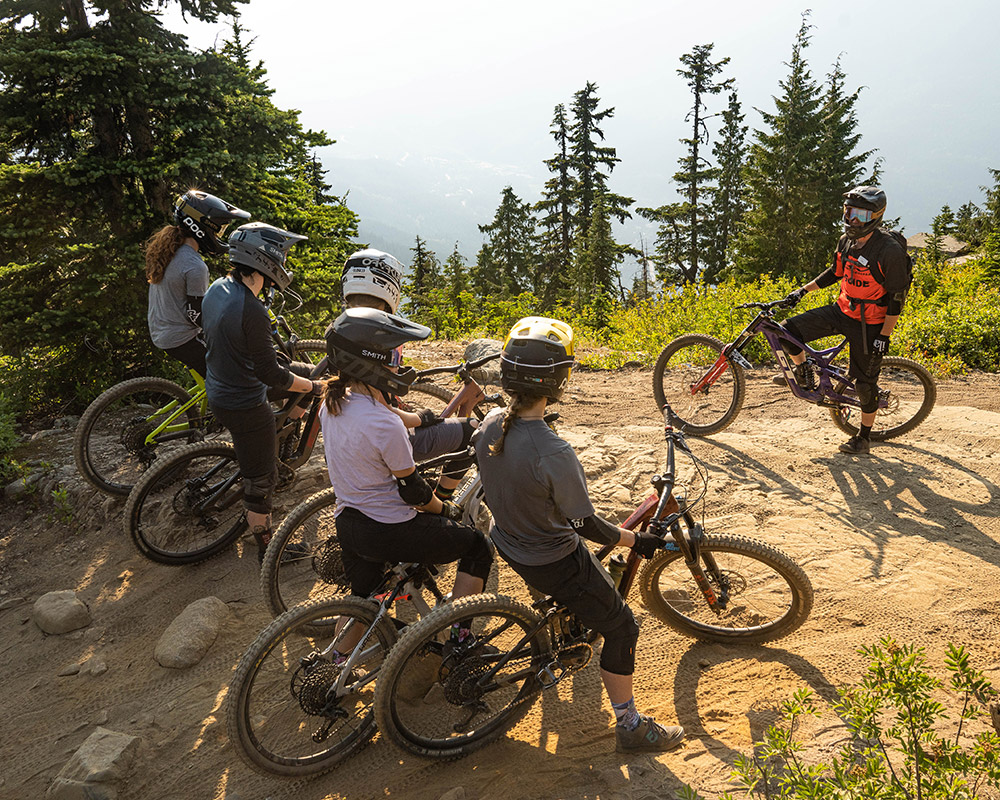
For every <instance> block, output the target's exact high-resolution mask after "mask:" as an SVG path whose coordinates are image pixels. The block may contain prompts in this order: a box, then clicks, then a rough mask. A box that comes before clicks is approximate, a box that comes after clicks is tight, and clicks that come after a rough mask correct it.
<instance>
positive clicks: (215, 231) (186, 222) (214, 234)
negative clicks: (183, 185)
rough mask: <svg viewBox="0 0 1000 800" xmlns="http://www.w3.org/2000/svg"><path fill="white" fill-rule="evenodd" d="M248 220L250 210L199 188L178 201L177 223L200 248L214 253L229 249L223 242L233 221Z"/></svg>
mask: <svg viewBox="0 0 1000 800" xmlns="http://www.w3.org/2000/svg"><path fill="white" fill-rule="evenodd" d="M248 219H250V214H249V212H246V211H243V210H242V209H239V208H237V207H236V206H234V205H233V204H232V203H227V202H226V201H225V200H222V199H220V198H218V197H216V196H215V195H212V194H208V193H207V192H201V191H199V190H197V189H189V190H188V191H186V192H184V194H182V195H181V196H180V197H178V198H177V200H176V202H175V203H174V222H175V223H177V225H179V226H180V227H181V228H183V229H184V231H185V233H187V234H188V235H189V236H191V237H193V238H194V239H195V241H197V242H198V248H199V250H204V251H205V252H207V253H211V254H212V255H217V256H219V255H222V254H223V253H225V252H226V251H228V250H229V247H227V246H226V245H225V244H224V243H223V242H222V241H221V239H222V235H223V234H224V233H225V231H226V227H227V226H228V225H229V223H230V222H237V221H243V222H245V221H246V220H248Z"/></svg>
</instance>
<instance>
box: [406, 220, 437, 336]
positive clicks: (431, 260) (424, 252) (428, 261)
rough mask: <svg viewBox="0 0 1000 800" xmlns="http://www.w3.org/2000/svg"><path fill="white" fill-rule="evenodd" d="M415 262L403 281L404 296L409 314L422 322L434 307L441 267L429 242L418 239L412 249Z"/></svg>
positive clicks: (413, 261) (418, 237)
mask: <svg viewBox="0 0 1000 800" xmlns="http://www.w3.org/2000/svg"><path fill="white" fill-rule="evenodd" d="M410 252H411V253H413V260H412V263H411V264H410V275H409V277H408V278H406V280H404V281H403V294H404V295H405V296H406V298H407V301H406V310H407V314H408V315H409V316H410V317H411V318H413V319H414V320H416V321H417V322H422V321H424V320H425V319H427V318H428V314H429V312H430V311H431V309H432V308H433V307H434V299H435V298H434V297H432V293H433V291H434V290H435V289H436V288H437V285H438V278H439V276H440V267H441V265H440V264H439V263H438V259H437V254H436V253H435V252H434V251H433V250H429V249H428V248H427V242H425V241H424V240H423V239H421V238H420V236H419V235H418V236H417V237H416V244H414V246H413V247H411V248H410Z"/></svg>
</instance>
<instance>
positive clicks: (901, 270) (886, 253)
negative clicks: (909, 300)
mask: <svg viewBox="0 0 1000 800" xmlns="http://www.w3.org/2000/svg"><path fill="white" fill-rule="evenodd" d="M832 270H833V276H834V277H835V278H838V279H840V296H839V297H838V298H837V306H838V307H839V308H840V310H841V311H843V312H844V313H845V314H846V315H847V316H849V317H851V319H856V320H862V321H864V322H865V323H867V324H869V325H873V324H877V323H880V322H882V321H883V320H884V319H885V318H886V315H887V314H892V315H893V316H895V315H898V314H899V313H900V311H902V297H903V293H904V292H905V291H906V288H907V286H906V284H907V276H906V253H904V252H903V249H902V248H901V247H900V246H899V245H898V244H897V243H896V241H895V239H893V238H892V237H891V236H889V235H888V234H885V233H882V232H881V231H878V230H877V231H875V232H874V233H873V234H872V235H871V238H870V239H869V240H868V241H867V242H865V244H864V246H863V247H861V248H860V249H858V250H854V249H853V248H852V247H851V241H850V240H849V239H848V238H847V237H846V236H841V237H840V241H839V242H838V243H837V252H836V253H835V255H834V260H833V268H832ZM832 282H833V281H830V283H832ZM827 285H829V284H827Z"/></svg>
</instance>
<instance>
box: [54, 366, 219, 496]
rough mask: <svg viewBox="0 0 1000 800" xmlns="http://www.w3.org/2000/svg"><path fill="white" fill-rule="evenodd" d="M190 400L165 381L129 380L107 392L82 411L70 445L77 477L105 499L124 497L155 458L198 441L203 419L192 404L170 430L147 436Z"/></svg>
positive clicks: (176, 387)
mask: <svg viewBox="0 0 1000 800" xmlns="http://www.w3.org/2000/svg"><path fill="white" fill-rule="evenodd" d="M190 399H191V395H190V394H189V393H188V392H187V390H186V389H184V388H183V387H181V386H179V385H177V384H176V383H174V382H173V381H168V380H166V379H165V378H133V379H132V380H128V381H124V382H122V383H119V384H117V385H115V386H112V387H111V388H110V389H108V390H107V391H106V392H104V393H102V394H101V395H100V396H99V397H97V398H96V399H95V400H94V402H92V403H91V404H90V405H89V406H87V410H86V411H84V412H83V415H82V416H81V417H80V422H79V423H78V424H77V426H76V434H75V436H74V439H73V456H74V458H75V459H76V467H77V469H78V470H79V471H80V475H81V476H82V477H83V478H84V479H85V480H86V481H87V482H88V483H90V484H91V485H92V486H93V487H94V488H96V489H99V490H100V491H102V492H106V493H107V494H116V495H122V496H124V495H127V494H128V493H129V492H130V491H132V487H133V486H135V484H136V482H137V481H138V480H139V478H141V477H142V475H143V473H145V472H146V470H147V469H149V467H150V465H152V464H153V462H154V460H155V459H156V458H157V457H160V458H162V457H163V456H164V455H165V454H167V453H169V452H170V451H171V450H174V449H176V448H177V447H179V446H182V445H184V444H190V443H192V442H196V441H198V440H200V439H201V438H202V433H203V430H204V428H205V425H206V423H207V419H206V418H204V417H202V414H201V405H200V404H199V403H196V404H194V405H192V406H191V407H190V408H188V409H187V410H186V411H185V412H183V413H181V414H180V415H178V417H177V419H176V420H174V421H173V422H171V424H170V426H169V427H170V430H165V431H164V432H163V433H161V434H159V436H158V438H156V439H154V440H152V441H147V439H148V438H149V435H150V434H151V433H152V432H153V431H154V430H156V428H158V427H159V426H160V425H162V424H163V423H164V422H166V421H167V419H168V418H169V417H170V416H171V414H173V413H174V411H175V409H177V408H179V407H180V406H182V405H184V404H185V403H186V402H187V401H188V400H190Z"/></svg>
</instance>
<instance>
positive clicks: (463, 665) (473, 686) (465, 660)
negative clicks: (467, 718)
mask: <svg viewBox="0 0 1000 800" xmlns="http://www.w3.org/2000/svg"><path fill="white" fill-rule="evenodd" d="M489 671H490V664H488V663H486V662H485V661H484V660H483V659H482V657H481V656H478V655H476V654H473V653H470V654H468V655H465V656H462V657H461V659H460V660H459V661H458V663H457V664H454V665H453V666H452V667H451V669H450V670H449V671H448V676H447V678H446V679H445V681H444V696H445V699H446V700H447V701H448V702H449V703H451V704H452V705H455V706H462V705H466V704H468V703H470V702H472V701H474V700H478V699H479V698H480V697H482V696H483V693H484V692H485V687H483V686H481V685H479V679H480V678H481V677H482V676H483V675H485V674H486V673H487V672H489Z"/></svg>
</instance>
